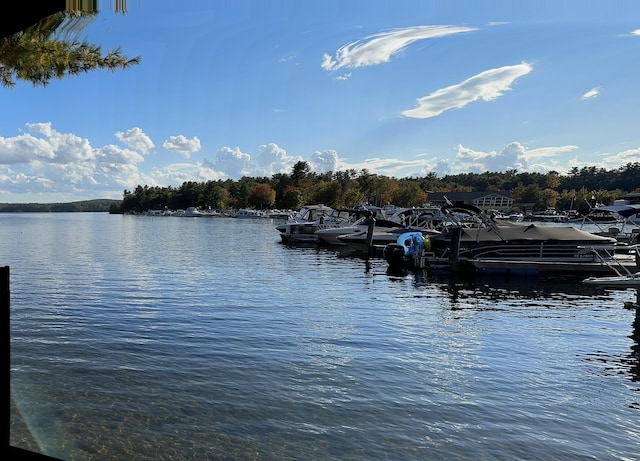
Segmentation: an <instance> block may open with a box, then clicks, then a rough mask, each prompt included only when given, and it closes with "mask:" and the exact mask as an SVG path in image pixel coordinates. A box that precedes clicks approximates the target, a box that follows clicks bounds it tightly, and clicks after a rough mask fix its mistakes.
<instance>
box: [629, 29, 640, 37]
mask: <svg viewBox="0 0 640 461" xmlns="http://www.w3.org/2000/svg"><path fill="white" fill-rule="evenodd" d="M631 35H638V36H640V29H636V30H632V31H631Z"/></svg>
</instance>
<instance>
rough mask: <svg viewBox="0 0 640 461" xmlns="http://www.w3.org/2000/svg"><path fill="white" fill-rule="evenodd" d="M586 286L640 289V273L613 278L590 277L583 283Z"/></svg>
mask: <svg viewBox="0 0 640 461" xmlns="http://www.w3.org/2000/svg"><path fill="white" fill-rule="evenodd" d="M582 283H584V284H585V285H595V286H599V287H605V288H638V289H640V273H636V274H628V275H614V276H611V277H588V278H586V279H584V280H583V281H582Z"/></svg>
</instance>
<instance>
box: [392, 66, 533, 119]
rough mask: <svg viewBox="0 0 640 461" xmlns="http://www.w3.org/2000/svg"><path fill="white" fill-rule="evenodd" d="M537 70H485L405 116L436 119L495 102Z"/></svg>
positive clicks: (435, 94)
mask: <svg viewBox="0 0 640 461" xmlns="http://www.w3.org/2000/svg"><path fill="white" fill-rule="evenodd" d="M532 70H533V66H531V64H528V63H526V62H524V63H522V64H518V65H515V66H504V67H499V68H497V69H490V70H485V71H484V72H481V73H479V74H477V75H474V76H473V77H471V78H469V79H467V80H465V81H463V82H462V83H458V84H457V85H451V86H448V87H446V88H442V89H440V90H437V91H435V92H433V93H431V94H430V95H428V96H425V97H423V98H419V99H418V106H417V107H415V108H414V109H409V110H405V111H403V112H402V115H404V116H405V117H411V118H430V117H436V116H438V115H440V114H442V113H443V112H445V111H447V110H451V109H460V108H462V107H464V106H466V105H467V104H470V103H472V102H474V101H477V100H479V99H481V100H483V101H493V100H494V99H497V98H498V97H500V96H502V95H503V94H504V92H505V91H508V90H510V89H511V85H513V83H514V82H515V81H516V80H517V79H518V78H520V77H522V76H523V75H527V74H528V73H529V72H531V71H532Z"/></svg>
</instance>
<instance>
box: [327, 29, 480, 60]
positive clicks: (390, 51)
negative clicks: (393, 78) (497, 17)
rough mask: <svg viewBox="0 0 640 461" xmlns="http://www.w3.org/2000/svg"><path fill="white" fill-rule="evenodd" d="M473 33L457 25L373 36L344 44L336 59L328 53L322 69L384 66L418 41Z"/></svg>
mask: <svg viewBox="0 0 640 461" xmlns="http://www.w3.org/2000/svg"><path fill="white" fill-rule="evenodd" d="M473 30H476V29H474V28H471V27H457V26H418V27H408V28H404V29H394V30H391V31H388V32H382V33H379V34H375V35H370V36H368V37H365V38H363V39H360V40H356V41H355V42H351V43H347V44H346V45H343V46H342V47H340V48H339V49H338V51H336V53H335V56H331V55H330V54H325V55H324V56H323V59H322V68H323V69H325V70H328V71H334V70H337V69H341V68H356V67H364V66H374V65H377V64H382V63H385V62H389V60H390V59H391V57H392V56H394V55H396V54H397V53H399V52H401V51H402V50H404V49H405V48H406V47H408V46H409V45H411V44H412V43H414V42H416V41H418V40H425V39H428V38H437V37H444V36H447V35H451V34H459V33H461V32H470V31H473Z"/></svg>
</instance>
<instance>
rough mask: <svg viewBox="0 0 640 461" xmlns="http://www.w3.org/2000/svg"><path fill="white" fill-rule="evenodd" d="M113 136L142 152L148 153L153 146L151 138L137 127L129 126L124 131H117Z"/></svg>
mask: <svg viewBox="0 0 640 461" xmlns="http://www.w3.org/2000/svg"><path fill="white" fill-rule="evenodd" d="M115 136H116V138H118V139H119V140H120V141H122V142H123V143H125V144H126V145H127V146H129V147H131V148H132V149H135V150H137V151H138V152H142V153H143V154H147V153H149V152H150V151H151V149H153V148H154V147H155V145H154V144H153V141H151V138H149V136H147V135H146V134H145V133H144V132H143V131H142V129H141V128H138V127H134V128H131V129H129V130H127V131H126V132H124V133H123V132H122V131H117V132H116V133H115Z"/></svg>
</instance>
